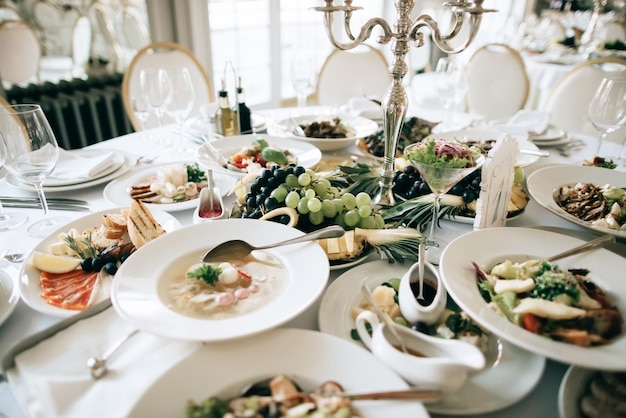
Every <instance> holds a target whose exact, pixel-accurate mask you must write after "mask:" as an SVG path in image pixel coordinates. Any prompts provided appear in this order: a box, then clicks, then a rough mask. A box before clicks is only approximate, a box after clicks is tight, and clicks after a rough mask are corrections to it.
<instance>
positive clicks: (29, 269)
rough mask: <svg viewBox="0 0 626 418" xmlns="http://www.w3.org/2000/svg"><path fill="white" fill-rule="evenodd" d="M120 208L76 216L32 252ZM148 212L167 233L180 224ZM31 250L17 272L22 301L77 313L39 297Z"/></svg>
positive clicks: (66, 313) (45, 248) (47, 310)
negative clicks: (80, 216) (65, 233)
mask: <svg viewBox="0 0 626 418" xmlns="http://www.w3.org/2000/svg"><path fill="white" fill-rule="evenodd" d="M120 209H122V208H110V209H106V210H103V211H100V212H95V213H91V214H89V215H86V216H83V217H82V218H78V219H76V220H74V221H72V222H69V223H67V224H65V225H63V226H62V227H61V228H59V229H58V230H56V231H54V232H53V233H51V234H50V235H48V236H47V237H46V238H44V239H43V240H41V241H40V242H39V244H37V246H36V247H35V248H34V249H33V252H34V251H40V252H44V253H47V252H49V250H48V248H49V246H50V244H52V243H55V242H58V238H57V235H59V234H60V233H61V232H67V231H69V230H70V229H72V228H75V229H77V230H78V231H79V232H82V231H84V230H85V229H87V228H91V227H98V226H100V225H102V215H104V214H105V213H119V211H120ZM150 212H151V213H152V215H153V216H154V218H155V219H156V220H157V221H158V222H159V223H160V224H161V226H162V227H163V229H165V231H167V232H168V233H171V231H173V230H175V229H178V228H180V226H181V225H180V222H178V220H177V219H176V218H174V217H173V216H172V215H170V214H168V213H166V212H163V211H160V210H154V209H150ZM33 252H31V253H30V254H29V255H28V256H27V257H26V259H25V261H24V263H22V267H21V269H20V272H19V288H20V293H21V295H22V299H23V300H24V302H26V304H27V305H28V306H30V307H31V308H33V309H34V310H36V311H37V312H41V313H43V314H46V315H52V316H57V317H68V316H71V315H74V314H75V313H78V311H74V310H70V309H62V308H58V307H56V306H52V305H49V304H47V303H46V302H45V301H44V300H43V299H42V298H41V296H40V294H41V287H40V286H39V274H40V271H39V270H38V269H37V268H35V267H34V266H33V265H32V263H31V262H30V259H31V257H32V254H33ZM132 258H133V257H132V256H131V257H129V258H128V259H127V260H126V261H128V260H131V259H132ZM105 293H106V292H102V294H101V295H100V299H99V300H98V301H96V302H94V303H97V302H99V301H100V300H103V299H104V298H106V297H108V296H109V295H108V294H105Z"/></svg>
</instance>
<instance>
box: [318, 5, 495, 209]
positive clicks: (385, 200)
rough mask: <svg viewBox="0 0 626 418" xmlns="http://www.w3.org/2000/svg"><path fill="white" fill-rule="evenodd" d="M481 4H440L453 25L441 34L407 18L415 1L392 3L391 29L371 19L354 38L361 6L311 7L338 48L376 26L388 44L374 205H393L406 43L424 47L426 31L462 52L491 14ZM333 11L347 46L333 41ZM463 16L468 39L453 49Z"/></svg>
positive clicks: (430, 24) (427, 19)
mask: <svg viewBox="0 0 626 418" xmlns="http://www.w3.org/2000/svg"><path fill="white" fill-rule="evenodd" d="M483 1H484V0H475V1H473V2H469V1H465V0H459V1H451V2H447V3H444V4H443V5H444V6H446V7H449V8H450V10H451V11H452V13H453V15H454V25H453V27H452V29H451V30H450V33H448V34H447V35H442V34H441V31H440V30H439V25H438V24H437V22H435V20H434V19H433V18H432V17H431V16H429V15H426V14H423V15H420V16H418V17H417V18H415V19H411V11H412V10H413V6H414V5H415V0H395V8H396V11H397V19H396V21H395V22H394V24H393V29H392V27H391V26H390V25H389V24H388V23H387V22H386V21H385V20H384V19H382V18H372V19H370V20H368V21H367V22H366V23H365V24H364V25H363V26H362V27H361V29H360V32H359V34H358V35H357V36H354V33H353V32H352V29H351V26H350V20H351V19H352V13H353V12H354V11H356V10H361V9H362V7H357V6H352V0H344V1H343V3H344V4H343V5H341V6H335V5H334V0H324V2H325V3H326V5H325V6H321V7H314V9H315V10H317V11H319V12H324V25H325V27H326V33H327V34H328V38H329V39H330V41H331V43H332V44H333V45H334V46H335V47H337V48H339V49H343V50H347V49H352V48H355V47H357V46H358V45H360V44H361V43H363V41H365V40H366V39H368V38H369V37H370V35H371V33H372V30H373V29H374V28H375V27H376V26H380V27H381V28H382V30H383V35H381V36H380V37H379V38H378V41H377V42H378V43H379V44H387V43H389V42H391V50H392V52H393V61H392V63H391V65H390V66H389V74H390V75H391V78H392V80H391V85H390V86H389V89H388V90H387V92H386V93H385V96H384V97H383V100H382V107H383V132H384V140H385V154H384V160H383V168H382V170H381V173H380V175H381V180H380V190H379V192H378V194H377V195H376V196H374V198H373V200H374V201H375V202H376V203H378V204H380V205H393V204H395V199H394V197H393V191H392V189H393V178H394V173H395V153H396V145H397V142H398V136H399V134H400V129H401V128H402V124H403V123H404V118H405V116H406V111H407V108H408V98H407V95H406V90H405V88H404V85H403V84H402V79H403V78H404V76H405V75H406V73H407V72H408V65H407V63H406V54H407V53H408V52H409V43H412V44H413V45H414V46H417V47H421V46H422V45H424V34H423V33H422V32H421V31H420V30H422V29H423V28H429V29H430V30H431V33H432V37H433V42H434V43H435V45H437V47H439V48H440V49H441V50H442V51H443V52H446V53H448V54H455V53H458V52H461V51H463V50H464V49H465V48H467V47H468V45H469V44H470V43H471V42H472V40H473V39H474V37H475V36H476V33H477V32H478V28H479V27H480V23H481V20H482V14H483V13H486V12H492V11H495V10H488V9H484V8H483V7H482V4H483ZM335 12H343V16H344V22H343V27H344V30H345V32H346V35H347V36H348V39H349V41H348V42H347V43H342V42H339V41H338V40H337V38H335V35H334V32H333V17H334V13H335ZM466 14H468V15H469V25H470V31H469V36H468V37H467V39H466V40H465V42H463V43H462V44H461V45H460V46H457V47H454V46H452V45H451V43H450V42H451V41H452V40H453V39H455V38H456V37H457V35H458V34H459V33H460V31H461V28H462V26H463V24H464V23H465V21H466Z"/></svg>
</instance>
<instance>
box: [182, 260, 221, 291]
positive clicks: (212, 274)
mask: <svg viewBox="0 0 626 418" xmlns="http://www.w3.org/2000/svg"><path fill="white" fill-rule="evenodd" d="M220 274H222V269H221V268H219V267H213V266H212V265H210V264H203V265H201V266H200V267H198V268H197V269H195V270H192V271H189V272H187V277H188V278H189V279H199V280H202V281H204V282H205V283H206V284H208V285H209V286H215V283H217V281H218V280H219V278H220Z"/></svg>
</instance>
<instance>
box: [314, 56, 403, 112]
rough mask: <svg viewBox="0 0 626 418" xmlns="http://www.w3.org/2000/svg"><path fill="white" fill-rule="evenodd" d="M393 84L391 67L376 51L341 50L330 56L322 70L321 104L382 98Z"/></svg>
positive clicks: (319, 77) (319, 79)
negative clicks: (361, 98) (360, 98)
mask: <svg viewBox="0 0 626 418" xmlns="http://www.w3.org/2000/svg"><path fill="white" fill-rule="evenodd" d="M390 82H391V76H390V75H389V64H388V63H387V60H386V59H385V57H384V56H383V54H382V53H381V52H380V51H379V50H377V49H376V48H373V47H371V46H369V45H361V46H360V47H358V48H355V49H353V50H349V51H343V50H339V49H337V50H334V51H333V52H331V53H330V55H329V56H328V57H327V58H326V61H325V62H324V64H323V65H322V68H321V70H320V73H319V76H318V80H317V90H316V94H317V102H318V104H320V105H339V104H344V103H346V102H347V101H348V99H350V98H352V97H364V96H374V97H377V98H379V99H381V98H382V97H383V96H384V94H385V92H386V90H387V88H388V87H389V84H390Z"/></svg>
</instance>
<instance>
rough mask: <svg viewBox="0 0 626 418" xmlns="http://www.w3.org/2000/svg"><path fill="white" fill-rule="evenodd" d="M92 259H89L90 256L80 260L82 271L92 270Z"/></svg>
mask: <svg viewBox="0 0 626 418" xmlns="http://www.w3.org/2000/svg"><path fill="white" fill-rule="evenodd" d="M92 261H93V260H92V259H91V257H88V258H83V261H81V262H80V268H82V269H83V271H86V272H90V271H93V266H92V264H91V263H92Z"/></svg>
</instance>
